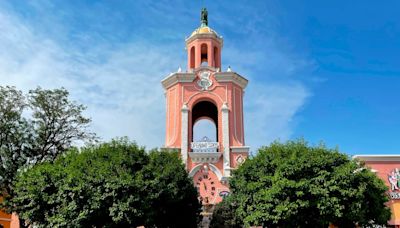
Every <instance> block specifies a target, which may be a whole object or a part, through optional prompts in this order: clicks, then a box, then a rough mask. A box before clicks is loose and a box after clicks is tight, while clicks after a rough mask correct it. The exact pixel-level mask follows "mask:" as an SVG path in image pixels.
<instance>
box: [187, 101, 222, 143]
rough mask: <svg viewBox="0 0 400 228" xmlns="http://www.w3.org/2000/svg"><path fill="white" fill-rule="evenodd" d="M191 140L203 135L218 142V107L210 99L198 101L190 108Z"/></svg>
mask: <svg viewBox="0 0 400 228" xmlns="http://www.w3.org/2000/svg"><path fill="white" fill-rule="evenodd" d="M191 127H192V142H194V141H199V140H201V139H202V138H203V137H204V136H206V137H207V138H209V139H210V140H211V141H213V142H218V109H217V106H215V105H214V104H213V103H212V102H210V101H200V102H199V103H197V104H196V105H195V106H194V107H193V109H192V126H191Z"/></svg>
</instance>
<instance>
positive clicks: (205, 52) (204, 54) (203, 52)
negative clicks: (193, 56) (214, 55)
mask: <svg viewBox="0 0 400 228" xmlns="http://www.w3.org/2000/svg"><path fill="white" fill-rule="evenodd" d="M200 53H201V56H200V58H201V65H202V66H204V65H206V66H207V65H208V47H207V44H202V45H201V52H200Z"/></svg>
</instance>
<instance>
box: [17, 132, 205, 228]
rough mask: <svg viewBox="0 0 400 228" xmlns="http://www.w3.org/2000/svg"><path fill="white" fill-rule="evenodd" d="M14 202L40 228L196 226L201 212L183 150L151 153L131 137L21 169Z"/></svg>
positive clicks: (26, 217) (21, 213)
mask: <svg viewBox="0 0 400 228" xmlns="http://www.w3.org/2000/svg"><path fill="white" fill-rule="evenodd" d="M12 203H13V205H14V206H15V211H17V212H18V214H19V216H21V217H22V218H24V219H26V220H27V221H28V222H29V223H30V224H34V225H36V226H37V227H136V226H140V225H144V226H145V227H196V226H197V223H198V221H199V220H198V219H199V213H200V204H199V202H198V199H197V192H196V189H195V187H194V186H193V184H192V181H191V179H190V178H189V177H188V175H187V172H186V171H185V168H184V166H183V164H182V162H181V160H180V159H179V156H178V153H177V152H167V151H161V152H158V151H155V150H153V151H151V152H150V153H146V152H145V150H144V149H143V148H140V147H138V146H137V145H136V144H135V143H131V142H129V141H127V140H126V139H124V140H113V141H112V142H110V143H103V144H100V145H95V146H89V147H85V148H83V149H81V151H78V150H76V149H72V150H70V151H68V152H67V153H66V154H65V155H64V156H62V157H60V158H58V159H56V160H55V161H54V162H43V163H41V164H38V165H36V166H34V167H32V168H30V169H28V170H26V171H25V172H21V173H20V175H19V176H18V178H17V181H16V184H15V197H14V198H13V199H12Z"/></svg>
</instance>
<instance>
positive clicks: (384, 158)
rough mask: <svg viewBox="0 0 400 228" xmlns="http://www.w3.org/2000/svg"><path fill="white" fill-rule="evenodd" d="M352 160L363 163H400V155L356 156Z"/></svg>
mask: <svg viewBox="0 0 400 228" xmlns="http://www.w3.org/2000/svg"><path fill="white" fill-rule="evenodd" d="M352 159H358V160H361V161H396V162H398V161H400V154H384V155H378V154H374V155H354V156H353V157H352Z"/></svg>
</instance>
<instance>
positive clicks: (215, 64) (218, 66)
mask: <svg viewBox="0 0 400 228" xmlns="http://www.w3.org/2000/svg"><path fill="white" fill-rule="evenodd" d="M219 61H220V58H219V52H218V48H217V47H214V66H215V68H220V67H221V66H220V62H219Z"/></svg>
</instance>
